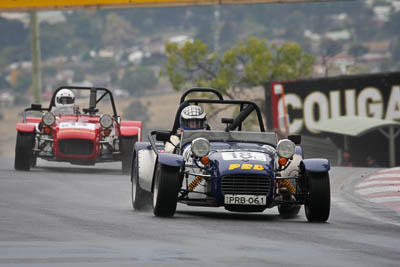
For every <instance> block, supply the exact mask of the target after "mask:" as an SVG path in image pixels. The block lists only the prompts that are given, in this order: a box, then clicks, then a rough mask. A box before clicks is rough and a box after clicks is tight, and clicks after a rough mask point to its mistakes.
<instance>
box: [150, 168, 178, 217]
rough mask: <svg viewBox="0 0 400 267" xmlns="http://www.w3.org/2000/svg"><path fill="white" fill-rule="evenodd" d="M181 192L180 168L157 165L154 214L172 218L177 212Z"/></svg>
mask: <svg viewBox="0 0 400 267" xmlns="http://www.w3.org/2000/svg"><path fill="white" fill-rule="evenodd" d="M178 190H179V168H176V167H170V166H165V165H162V164H160V163H158V164H157V169H156V175H155V180H154V190H153V213H154V215H156V216H158V217H172V216H173V215H174V214H175V211H176V205H177V201H178V200H177V199H178Z"/></svg>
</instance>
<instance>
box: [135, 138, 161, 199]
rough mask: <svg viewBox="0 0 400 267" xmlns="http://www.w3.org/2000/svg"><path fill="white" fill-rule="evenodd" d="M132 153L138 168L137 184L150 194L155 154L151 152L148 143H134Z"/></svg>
mask: <svg viewBox="0 0 400 267" xmlns="http://www.w3.org/2000/svg"><path fill="white" fill-rule="evenodd" d="M134 151H135V152H134V153H135V154H136V159H135V160H136V163H137V166H138V168H137V170H136V171H137V179H138V180H137V184H138V185H139V186H140V187H141V188H142V189H143V190H146V191H149V192H151V187H152V183H153V176H154V169H155V165H156V160H157V154H156V153H155V152H154V151H153V149H152V148H151V145H150V143H149V142H136V143H135V147H134ZM134 164H135V162H134ZM131 179H132V178H131Z"/></svg>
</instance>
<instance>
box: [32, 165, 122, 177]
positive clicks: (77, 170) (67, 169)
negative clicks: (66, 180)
mask: <svg viewBox="0 0 400 267" xmlns="http://www.w3.org/2000/svg"><path fill="white" fill-rule="evenodd" d="M31 171H33V172H35V173H38V172H43V173H52V172H57V173H60V172H62V173H81V174H102V175H105V174H106V175H118V176H122V171H121V170H119V169H108V168H97V167H91V168H89V167H76V166H71V167H64V166H62V167H61V166H60V167H53V166H39V167H34V168H32V169H31Z"/></svg>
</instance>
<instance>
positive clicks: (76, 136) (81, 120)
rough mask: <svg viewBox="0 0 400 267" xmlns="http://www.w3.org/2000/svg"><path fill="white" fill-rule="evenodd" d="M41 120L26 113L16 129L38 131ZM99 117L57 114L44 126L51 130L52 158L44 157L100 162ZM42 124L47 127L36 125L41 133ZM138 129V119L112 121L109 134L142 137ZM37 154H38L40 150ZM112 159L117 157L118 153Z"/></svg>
mask: <svg viewBox="0 0 400 267" xmlns="http://www.w3.org/2000/svg"><path fill="white" fill-rule="evenodd" d="M41 120H42V119H41V118H35V117H27V118H26V122H25V123H24V122H20V123H18V124H17V131H19V132H25V133H29V132H35V131H38V126H39V124H40V122H41ZM99 120H100V116H89V115H58V116H56V122H55V123H54V124H53V125H52V126H51V127H47V128H50V129H51V134H50V135H47V136H48V137H50V136H51V137H52V139H53V146H52V154H53V158H48V157H47V159H49V160H56V161H67V162H71V163H78V164H95V163H96V162H101V161H102V160H101V159H100V154H101V144H100V141H101V140H104V138H105V135H104V129H103V127H102V126H101V125H100V122H99ZM43 128H46V126H42V129H41V130H40V129H39V131H40V132H41V134H43V131H44V130H43ZM141 130H142V122H141V121H121V122H120V125H118V124H117V123H116V122H114V125H113V131H112V133H111V135H112V136H115V138H116V139H118V138H119V137H132V136H137V140H138V141H141ZM75 148H76V149H75ZM38 157H41V156H40V154H39V155H38ZM99 159H100V160H99ZM114 159H116V160H119V159H118V157H115V158H114ZM107 161H112V160H107Z"/></svg>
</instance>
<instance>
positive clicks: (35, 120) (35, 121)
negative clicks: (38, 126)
mask: <svg viewBox="0 0 400 267" xmlns="http://www.w3.org/2000/svg"><path fill="white" fill-rule="evenodd" d="M41 121H42V118H36V117H27V118H26V122H28V123H40V122H41Z"/></svg>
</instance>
